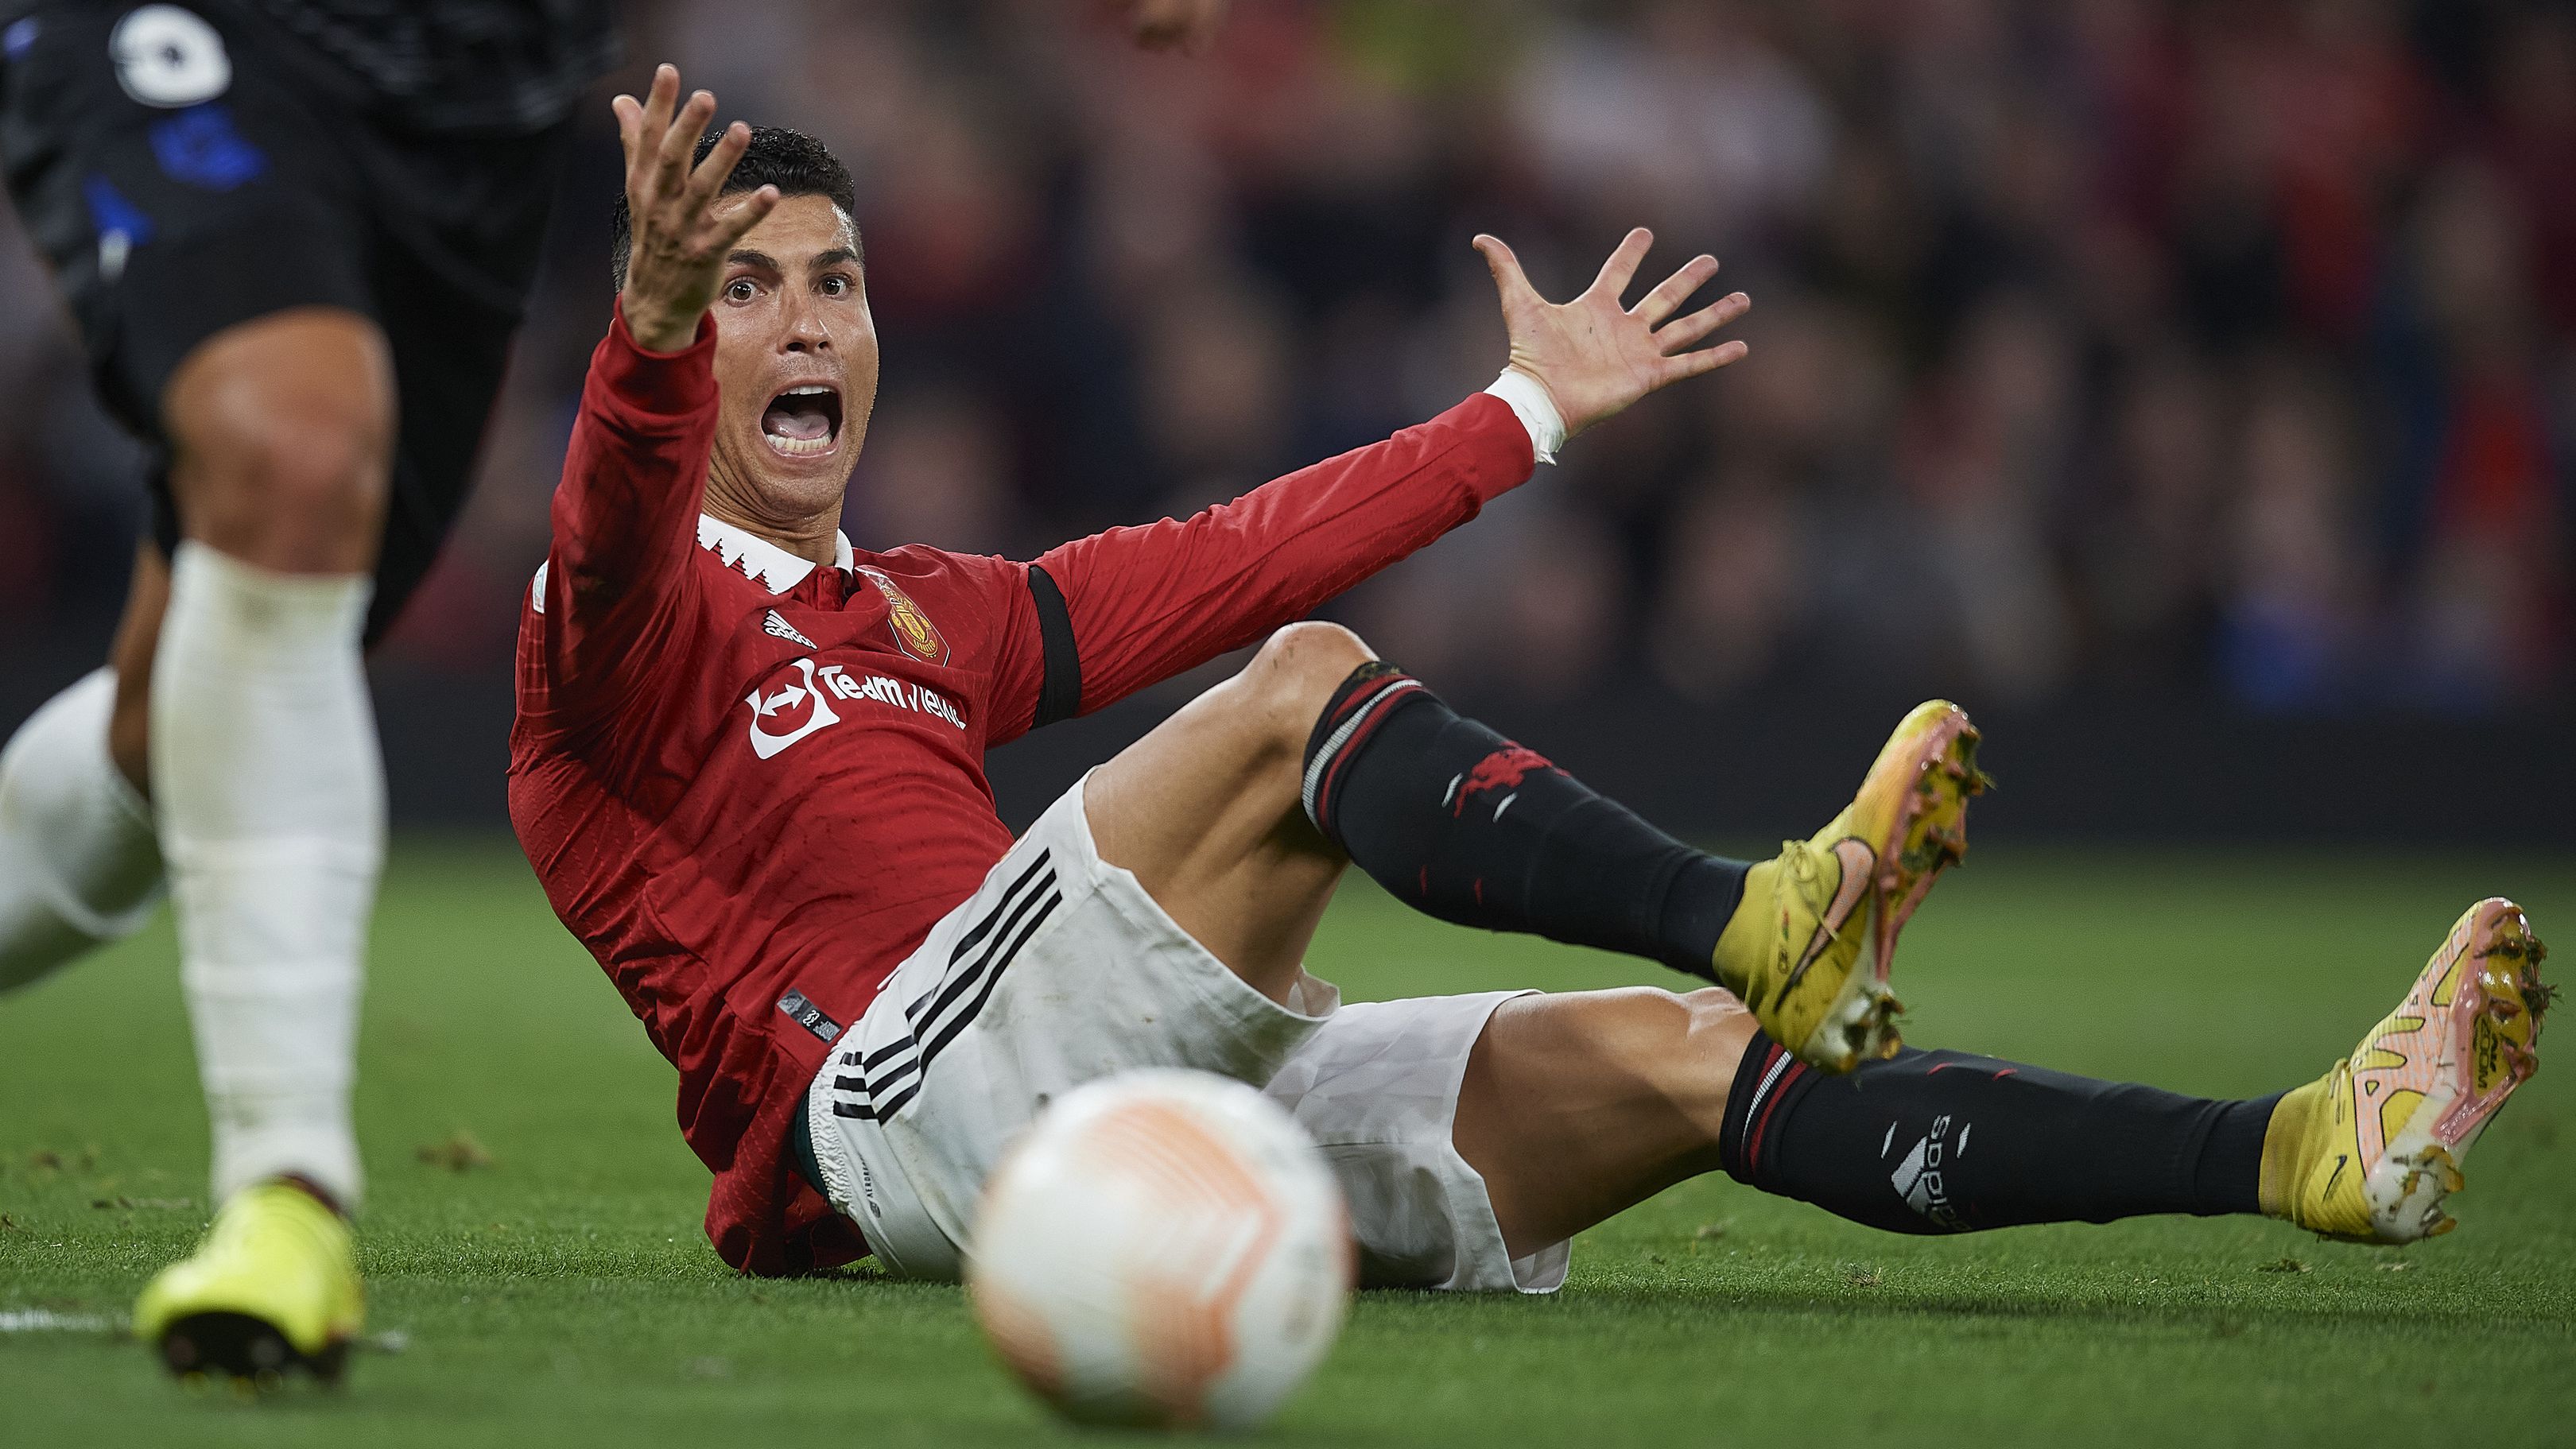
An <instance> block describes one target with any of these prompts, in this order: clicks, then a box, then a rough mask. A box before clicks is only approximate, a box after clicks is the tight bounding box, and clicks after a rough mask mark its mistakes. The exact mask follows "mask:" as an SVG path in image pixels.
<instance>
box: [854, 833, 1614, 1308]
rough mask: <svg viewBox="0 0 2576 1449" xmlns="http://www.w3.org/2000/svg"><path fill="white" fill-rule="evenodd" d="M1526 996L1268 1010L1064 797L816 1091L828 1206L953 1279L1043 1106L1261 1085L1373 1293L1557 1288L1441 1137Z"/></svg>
mask: <svg viewBox="0 0 2576 1449" xmlns="http://www.w3.org/2000/svg"><path fill="white" fill-rule="evenodd" d="M1518 994H1521V993H1517V992H1509V991H1496V992H1487V993H1484V994H1482V995H1476V996H1437V997H1422V998H1416V999H1412V1000H1404V1001H1387V1002H1362V1003H1354V1004H1352V1005H1348V1006H1342V1005H1339V996H1340V993H1338V992H1337V991H1335V990H1334V989H1333V987H1332V986H1331V985H1329V984H1328V983H1325V982H1322V981H1318V980H1316V979H1315V978H1313V977H1311V976H1310V977H1306V978H1304V979H1303V980H1301V981H1300V982H1299V983H1298V987H1297V990H1296V991H1295V992H1293V993H1292V1006H1281V1005H1280V1004H1278V1003H1277V1002H1274V1001H1272V1000H1270V999H1269V998H1268V997H1265V996H1263V995H1262V994H1261V993H1260V992H1258V991H1255V990H1253V989H1252V987H1251V986H1249V985H1248V984H1246V983H1245V982H1244V980H1243V979H1242V978H1241V977H1239V976H1237V975H1235V974H1234V973H1233V972H1232V971H1230V970H1228V969H1226V967H1225V965H1224V963H1223V962H1220V961H1218V960H1217V959H1216V957H1214V956H1212V955H1210V954H1208V951H1207V948H1205V947H1203V946H1201V945H1200V944H1199V943H1198V942H1197V941H1195V940H1192V939H1191V938H1190V936H1189V934H1188V933H1187V932H1184V931H1183V930H1182V929H1181V928H1180V927H1179V926H1178V925H1176V924H1174V923H1173V921H1172V918H1171V917H1170V916H1169V915H1168V914H1166V913H1165V912H1164V910H1163V908H1162V907H1161V906H1159V905H1157V904H1155V903H1154V900H1153V898H1152V897H1150V896H1148V895H1147V894H1146V893H1145V890H1144V887H1142V886H1140V885H1138V884H1137V882H1136V877H1135V876H1134V875H1133V874H1132V873H1131V872H1129V871H1126V870H1124V869H1121V868H1120V867H1117V866H1113V865H1110V864H1108V863H1106V862H1104V861H1102V860H1101V858H1100V855H1099V852H1098V851H1097V850H1096V849H1095V848H1094V847H1093V845H1092V840H1091V826H1090V822H1089V821H1088V820H1087V819H1086V818H1085V816H1084V814H1083V809H1082V786H1081V784H1080V783H1078V782H1077V783H1076V784H1075V785H1074V787H1073V788H1072V789H1071V790H1068V791H1066V792H1065V793H1064V795H1063V797H1062V798H1060V799H1058V800H1057V801H1056V802H1055V804H1053V805H1051V806H1049V807H1048V808H1047V812H1046V814H1044V815H1043V816H1040V817H1039V819H1038V822H1037V823H1036V824H1035V825H1033V826H1031V827H1030V828H1029V831H1028V833H1027V834H1026V835H1024V836H1022V837H1021V838H1020V839H1019V841H1018V843H1017V844H1015V845H1013V846H1012V847H1011V851H1010V854H1008V855H1006V856H1004V857H1003V858H1002V861H1001V863H1000V864H999V865H996V866H994V867H993V869H992V872H991V874H989V875H987V876H985V878H984V884H983V886H982V887H981V888H980V889H978V890H977V891H976V892H975V894H974V895H973V896H972V897H971V898H969V899H968V900H967V901H966V902H965V903H964V904H963V905H960V906H959V907H957V908H956V909H955V910H953V911H950V912H949V913H948V914H947V916H945V917H943V918H942V919H941V920H940V922H939V924H938V925H937V926H935V927H933V928H932V930H931V932H930V935H929V937H928V939H926V940H924V941H923V942H922V944H921V946H920V949H918V950H916V951H914V952H913V953H912V955H911V956H910V957H908V958H906V959H905V961H904V963H903V964H902V965H901V966H900V967H898V968H896V970H895V973H894V975H893V976H892V977H891V978H889V979H888V980H887V982H886V988H885V990H884V992H883V993H882V994H880V995H879V996H878V997H877V999H876V1001H875V1002H874V1003H873V1004H871V1005H870V1006H869V1008H868V1010H867V1012H866V1014H865V1015H863V1016H862V1017H860V1019H859V1020H858V1022H857V1023H856V1024H854V1025H853V1026H851V1027H850V1028H848V1029H847V1030H846V1031H844V1032H843V1033H842V1035H841V1039H840V1041H839V1042H838V1043H837V1044H835V1045H834V1047H833V1049H832V1054H831V1056H830V1057H829V1058H828V1059H827V1060H826V1061H825V1063H824V1065H823V1069H822V1071H821V1072H820V1073H819V1074H817V1075H816V1077H815V1078H814V1083H813V1085H812V1087H811V1088H809V1092H810V1096H809V1097H808V1100H807V1109H808V1115H809V1117H810V1119H811V1122H812V1125H813V1146H814V1158H815V1162H816V1164H817V1165H818V1166H819V1167H820V1169H821V1171H822V1175H823V1187H824V1189H825V1195H826V1196H828V1197H829V1198H830V1199H831V1202H832V1206H833V1207H834V1208H836V1209H838V1210H839V1211H840V1212H842V1213H845V1214H847V1215H848V1216H849V1217H850V1218H851V1219H852V1220H853V1221H855V1222H856V1223H857V1224H858V1225H859V1229H860V1231H861V1232H862V1233H864V1234H866V1236H867V1240H868V1244H869V1246H870V1247H871V1248H873V1249H875V1251H876V1255H877V1260H878V1261H879V1262H880V1263H882V1264H883V1265H884V1266H885V1268H886V1270H887V1271H888V1272H891V1273H894V1274H896V1275H897V1276H900V1277H907V1278H928V1279H955V1278H956V1277H958V1276H959V1274H960V1272H961V1271H962V1269H963V1244H964V1243H965V1242H966V1240H967V1234H968V1230H969V1227H970V1225H971V1224H972V1223H973V1222H974V1215H975V1206H976V1202H977V1199H978V1198H979V1197H980V1196H981V1194H982V1192H983V1186H984V1180H985V1178H986V1176H987V1175H989V1174H990V1173H991V1172H992V1170H993V1166H994V1164H995V1163H996V1162H998V1161H999V1160H1000V1158H1001V1156H1002V1153H1003V1150H1004V1149H1005V1148H1007V1147H1008V1146H1009V1145H1010V1143H1011V1140H1012V1138H1013V1137H1015V1136H1017V1135H1018V1133H1019V1132H1020V1131H1021V1129H1023V1128H1025V1127H1027V1126H1028V1124H1029V1122H1030V1121H1031V1120H1032V1119H1033V1118H1035V1117H1036V1115H1037V1114H1038V1112H1039V1111H1040V1110H1042V1109H1043V1108H1044V1107H1045V1106H1046V1104H1047V1103H1048V1102H1049V1101H1051V1100H1053V1099H1054V1098H1055V1097H1056V1096H1058V1095H1060V1094H1062V1093H1064V1092H1068V1091H1071V1090H1072V1089H1073V1088H1075V1087H1078V1086H1080V1085H1082V1084H1083V1083H1085V1082H1088V1081H1091V1080H1093V1079H1095V1078H1099V1077H1105V1076H1109V1075H1111V1074H1113V1073H1116V1072H1122V1071H1126V1070H1128V1069H1130V1068H1135V1067H1194V1068H1197V1069H1198V1070H1201V1071H1208V1072H1216V1073H1219V1074H1220V1075H1223V1076H1228V1077H1233V1078H1235V1079H1236V1080H1238V1081H1244V1082H1249V1083H1251V1084H1253V1085H1254V1086H1258V1087H1264V1088H1266V1089H1267V1090H1268V1092H1269V1094H1270V1096H1271V1098H1272V1100H1274V1101H1276V1102H1278V1103H1279V1104H1280V1105H1282V1106H1284V1107H1286V1108H1287V1109H1288V1110H1289V1111H1290V1112H1292V1113H1294V1114H1295V1115H1296V1118H1297V1121H1298V1124H1299V1125H1300V1126H1302V1127H1304V1128H1305V1129H1306V1132H1307V1134H1308V1135H1309V1136H1311V1137H1313V1138H1314V1140H1315V1143H1316V1145H1317V1146H1318V1147H1319V1148H1320V1149H1321V1150H1322V1152H1323V1154H1324V1158H1325V1160H1326V1161H1327V1162H1328V1163H1329V1164H1331V1166H1332V1169H1333V1172H1334V1175H1335V1176H1336V1177H1337V1178H1339V1179H1340V1181H1341V1185H1342V1192H1343V1194H1344V1195H1345V1196H1346V1197H1347V1198H1348V1200H1349V1203H1350V1210H1351V1228H1352V1232H1353V1235H1354V1236H1355V1237H1356V1238H1357V1239H1358V1244H1359V1250H1360V1251H1359V1260H1360V1279H1361V1282H1362V1283H1364V1284H1367V1285H1371V1286H1389V1287H1399V1286H1400V1287H1415V1288H1445V1289H1453V1290H1460V1291H1484V1292H1511V1291H1519V1292H1524V1293H1548V1292H1553V1291H1555V1290H1556V1288H1557V1287H1558V1286H1559V1285H1561V1284H1562V1283H1563V1282H1564V1281H1565V1272H1566V1265H1567V1262H1568V1259H1569V1251H1570V1250H1569V1247H1568V1245H1567V1244H1565V1243H1557V1244H1554V1245H1553V1246H1550V1247H1547V1248H1544V1249H1541V1250H1540V1251H1538V1252H1536V1253H1533V1254H1530V1255H1529V1256H1527V1257H1524V1258H1521V1259H1519V1260H1517V1261H1515V1260H1514V1259H1512V1258H1511V1256H1510V1255H1509V1253H1508V1252H1507V1251H1506V1250H1505V1248H1504V1246H1503V1235H1502V1230H1501V1228H1500V1227H1499V1226H1497V1225H1496V1223H1495V1221H1494V1209H1493V1204H1492V1202H1491V1200H1490V1199H1489V1198H1488V1197H1487V1196H1486V1193H1485V1183H1484V1179H1483V1178H1481V1177H1479V1176H1478V1175H1477V1174H1476V1170H1475V1169H1474V1168H1472V1167H1469V1166H1468V1165H1467V1163H1466V1160H1465V1159H1463V1158H1461V1157H1460V1156H1459V1155H1458V1151H1457V1148H1456V1147H1455V1146H1454V1145H1452V1143H1451V1141H1450V1136H1449V1127H1450V1123H1451V1121H1452V1120H1453V1119H1454V1118H1455V1116H1456V1114H1457V1108H1458V1087H1459V1083H1460V1081H1461V1080H1462V1079H1463V1078H1464V1077H1465V1075H1466V1070H1467V1054H1468V1052H1469V1050H1470V1049H1472V1048H1473V1047H1474V1046H1475V1044H1476V1038H1477V1036H1478V1035H1480V1034H1481V1033H1482V1032H1483V1031H1484V1028H1485V1021H1486V1019H1487V1018H1488V1017H1490V1016H1492V1015H1493V1012H1494V1008H1495V1007H1497V1006H1499V1005H1500V1004H1502V1003H1503V1002H1505V1001H1507V1000H1509V999H1511V998H1512V997H1513V996H1515V995H1518Z"/></svg>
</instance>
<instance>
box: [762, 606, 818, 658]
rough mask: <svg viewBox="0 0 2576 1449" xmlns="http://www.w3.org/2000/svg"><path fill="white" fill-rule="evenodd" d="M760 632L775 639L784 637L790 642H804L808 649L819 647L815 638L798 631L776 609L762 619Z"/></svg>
mask: <svg viewBox="0 0 2576 1449" xmlns="http://www.w3.org/2000/svg"><path fill="white" fill-rule="evenodd" d="M760 632H762V633H764V634H767V635H769V636H770V637H771V638H773V639H784V640H786V641H787V642H788V643H790V644H802V645H804V646H805V647H806V648H808V649H813V648H816V647H819V646H817V645H816V644H815V643H814V641H813V640H811V639H808V638H806V637H805V636H804V635H803V634H800V633H798V632H797V631H796V626H795V625H793V624H790V623H788V622H787V620H786V619H785V618H784V617H782V616H781V615H780V614H779V612H778V611H777V610H776V609H772V610H770V611H769V617H768V618H766V619H763V620H761V621H760Z"/></svg>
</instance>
